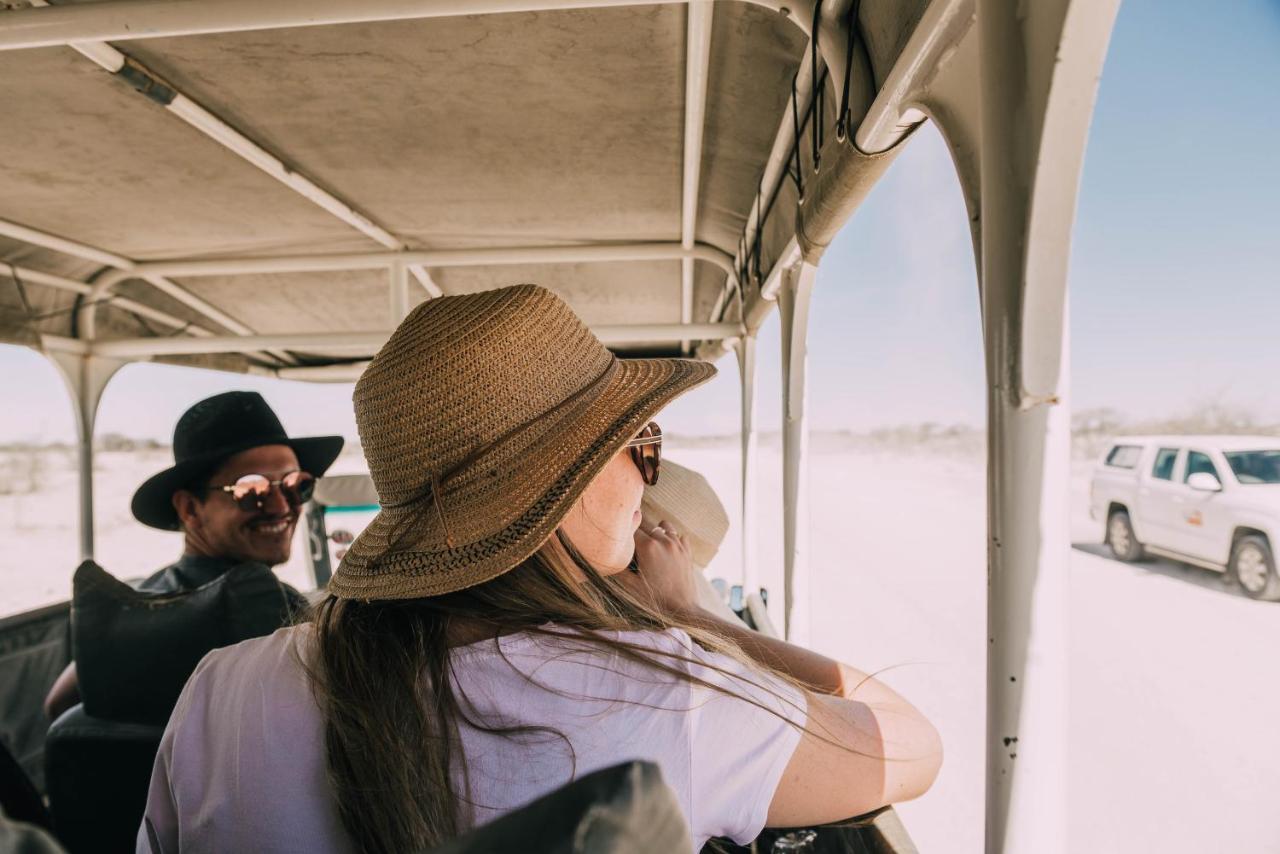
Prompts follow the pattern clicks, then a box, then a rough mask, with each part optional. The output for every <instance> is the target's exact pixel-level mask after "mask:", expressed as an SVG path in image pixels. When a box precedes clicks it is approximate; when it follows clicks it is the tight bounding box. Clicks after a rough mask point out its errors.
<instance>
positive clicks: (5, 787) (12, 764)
mask: <svg viewBox="0 0 1280 854" xmlns="http://www.w3.org/2000/svg"><path fill="white" fill-rule="evenodd" d="M0 812H3V813H4V814H5V815H6V816H8V817H9V818H10V819H12V820H13V821H21V822H26V823H27V824H34V825H35V826H36V827H42V828H44V829H45V830H52V829H53V821H52V820H51V819H50V817H49V811H48V810H47V809H45V806H44V801H43V800H41V798H40V793H39V792H38V791H37V790H36V786H35V784H34V783H32V782H31V778H30V777H28V776H27V773H26V772H25V771H23V770H22V764H21V763H20V762H18V760H17V759H15V758H14V756H13V754H12V753H10V752H9V748H8V747H7V746H6V745H5V743H4V741H3V740H2V739H0Z"/></svg>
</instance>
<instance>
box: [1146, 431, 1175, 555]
mask: <svg viewBox="0 0 1280 854" xmlns="http://www.w3.org/2000/svg"><path fill="white" fill-rule="evenodd" d="M1181 457H1182V452H1181V451H1180V450H1179V449H1178V448H1157V449H1156V455H1155V458H1154V461H1153V462H1152V463H1151V469H1150V471H1145V472H1144V471H1139V472H1138V478H1139V480H1138V508H1137V510H1138V512H1137V521H1138V529H1137V530H1136V531H1135V532H1134V533H1135V534H1137V535H1138V539H1139V540H1140V541H1141V542H1144V543H1149V544H1150V545H1153V546H1156V547H1158V548H1165V549H1176V548H1177V546H1175V545H1174V544H1173V540H1174V539H1175V537H1176V533H1175V531H1174V528H1175V526H1176V525H1177V524H1178V522H1177V520H1178V518H1179V515H1178V506H1179V504H1180V503H1181V501H1182V496H1183V492H1182V489H1181V488H1180V487H1181V484H1179V483H1178V482H1177V481H1176V480H1175V479H1174V475H1175V474H1177V471H1178V469H1179V468H1180V467H1181Z"/></svg>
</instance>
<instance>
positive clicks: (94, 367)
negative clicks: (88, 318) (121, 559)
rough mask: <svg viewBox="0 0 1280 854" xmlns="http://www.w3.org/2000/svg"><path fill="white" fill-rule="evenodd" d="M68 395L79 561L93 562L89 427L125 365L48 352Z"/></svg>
mask: <svg viewBox="0 0 1280 854" xmlns="http://www.w3.org/2000/svg"><path fill="white" fill-rule="evenodd" d="M48 356H49V358H50V359H52V360H53V363H54V364H55V365H57V367H58V371H59V373H61V374H62V378H63V380H64V381H65V382H66V384H67V389H68V390H69V391H70V392H71V405H72V407H73V408H74V409H75V416H76V434H77V454H76V462H77V465H78V468H79V470H80V560H92V559H93V426H94V422H95V420H96V419H97V416H98V404H99V403H100V402H101V400H102V392H103V390H104V389H106V387H107V383H108V382H110V381H111V378H112V377H113V376H115V373H116V371H118V370H120V369H121V368H122V367H124V366H125V365H126V364H127V362H124V361H121V360H119V359H106V358H102V357H100V356H83V355H77V354H74V353H66V352H60V351H49V352H48Z"/></svg>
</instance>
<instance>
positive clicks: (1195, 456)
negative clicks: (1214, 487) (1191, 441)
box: [1182, 451, 1222, 483]
mask: <svg viewBox="0 0 1280 854" xmlns="http://www.w3.org/2000/svg"><path fill="white" fill-rule="evenodd" d="M1200 472H1205V473H1207V474H1211V475H1213V476H1214V477H1218V470H1217V469H1216V468H1214V466H1213V460H1211V459H1209V455H1208V454H1202V453H1200V452H1199V451H1192V452H1191V453H1189V454H1187V473H1186V474H1184V475H1183V476H1182V482H1183V483H1186V482H1187V481H1188V480H1189V479H1190V478H1191V475H1193V474H1198V473H1200ZM1218 481H1219V482H1221V481H1222V478H1220V477H1218Z"/></svg>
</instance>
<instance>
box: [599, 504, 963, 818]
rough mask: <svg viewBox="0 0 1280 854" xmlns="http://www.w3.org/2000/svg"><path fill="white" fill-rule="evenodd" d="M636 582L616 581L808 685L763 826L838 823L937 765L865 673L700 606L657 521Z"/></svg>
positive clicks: (925, 738) (917, 729) (922, 724)
mask: <svg viewBox="0 0 1280 854" xmlns="http://www.w3.org/2000/svg"><path fill="white" fill-rule="evenodd" d="M636 555H637V559H638V563H639V566H640V572H639V577H638V578H635V579H624V580H626V581H628V582H629V583H631V584H632V585H633V587H638V589H640V590H643V591H644V592H645V593H646V594H647V595H648V596H649V597H650V598H651V599H652V600H653V601H654V602H655V603H656V604H658V605H659V606H660V607H664V608H666V609H667V610H668V611H669V612H671V613H672V615H673V616H675V617H676V618H677V619H679V620H680V621H682V622H686V623H689V624H691V625H693V626H695V627H698V628H703V629H706V630H708V631H711V632H714V633H716V634H719V635H721V636H724V637H726V638H728V639H730V640H733V641H734V642H736V643H737V644H738V645H739V646H740V647H741V648H742V650H743V652H745V653H746V654H747V655H748V656H750V657H751V658H752V659H753V660H755V661H756V662H758V663H760V664H762V665H764V666H765V667H768V668H771V669H773V670H776V671H779V672H782V673H785V674H787V675H788V676H790V677H791V678H793V679H795V680H796V681H798V682H801V683H804V684H806V685H808V686H810V688H811V690H810V691H806V695H807V697H806V699H807V700H808V712H809V715H808V717H809V719H808V726H807V727H806V730H807V731H806V732H805V733H804V734H803V735H802V736H801V739H800V743H799V745H798V746H797V747H796V750H795V753H794V754H793V755H792V757H791V761H790V763H789V764H788V765H787V769H786V771H785V772H784V774H783V776H782V780H781V782H780V783H779V784H778V789H777V791H776V793H775V794H774V797H773V801H772V803H771V805H770V808H769V824H770V825H773V826H789V827H795V826H803V825H811V824H824V823H826V822H830V821H838V820H840V819H843V818H849V817H851V816H854V815H860V814H862V813H865V812H870V811H871V810H874V809H877V808H879V807H882V806H885V805H886V804H892V803H897V802H899V801H904V800H910V799H911V798H915V797H919V796H920V795H922V794H924V792H925V791H927V790H928V789H929V787H930V786H931V785H932V784H933V781H934V779H935V778H936V777H937V775H938V770H939V768H940V767H941V765H942V741H941V739H940V738H939V736H938V732H937V730H936V729H935V728H934V727H933V725H932V724H931V723H929V721H928V720H927V719H926V718H925V717H924V715H922V714H921V713H920V711H919V710H918V709H916V708H915V706H913V705H911V703H909V702H908V701H907V700H906V699H905V698H904V697H902V695H900V694H898V693H897V692H896V691H894V690H893V689H892V688H890V687H889V686H888V685H886V684H884V683H883V682H881V681H880V680H878V679H876V678H874V677H872V676H870V675H868V674H867V673H865V672H863V671H861V670H859V669H857V668H855V667H852V666H850V665H848V664H844V663H843V662H839V661H836V660H835V659H831V658H828V657H826V656H824V655H820V654H818V653H816V652H814V651H812V650H809V649H805V648H804V647H801V646H797V645H795V644H791V643H787V642H786V641H784V640H780V639H778V638H772V637H769V636H767V635H762V634H760V633H759V632H754V631H752V630H750V629H748V628H747V627H746V626H744V625H741V624H740V623H736V622H730V621H728V620H723V619H721V618H719V617H716V616H715V615H713V614H710V613H708V612H706V611H704V610H703V609H701V608H699V607H698V606H697V603H696V599H695V598H694V593H693V582H692V572H693V571H694V570H693V569H692V567H691V564H690V561H689V555H688V549H687V547H686V546H685V545H684V543H683V541H682V540H681V539H680V537H679V535H677V534H673V533H672V532H671V531H670V529H669V526H668V525H667V524H666V523H662V522H660V523H659V525H658V526H657V528H655V529H652V530H650V531H648V532H645V531H640V532H637V534H636Z"/></svg>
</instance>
